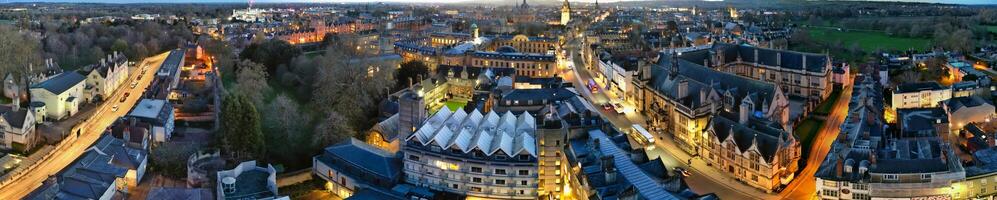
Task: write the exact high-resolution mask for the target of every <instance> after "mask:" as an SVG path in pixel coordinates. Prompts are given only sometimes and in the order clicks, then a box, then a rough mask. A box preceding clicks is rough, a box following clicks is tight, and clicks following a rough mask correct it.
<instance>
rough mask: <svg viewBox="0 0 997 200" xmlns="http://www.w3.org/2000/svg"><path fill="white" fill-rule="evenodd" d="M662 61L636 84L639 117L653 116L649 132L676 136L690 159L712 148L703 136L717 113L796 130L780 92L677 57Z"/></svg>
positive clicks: (787, 102)
mask: <svg viewBox="0 0 997 200" xmlns="http://www.w3.org/2000/svg"><path fill="white" fill-rule="evenodd" d="M685 55H689V54H685ZM661 57H662V58H660V59H659V63H658V64H656V65H648V66H646V67H643V68H642V69H641V70H642V71H641V72H640V75H641V76H640V79H638V80H636V81H635V82H636V83H635V84H634V85H635V86H636V88H637V89H636V91H638V93H636V94H634V95H635V98H634V99H635V100H636V102H637V104H636V105H637V109H638V111H640V112H643V113H644V114H646V115H647V116H648V120H649V121H650V122H649V123H648V124H649V125H650V127H649V128H651V129H658V130H665V131H663V132H667V133H672V134H674V135H673V136H674V137H675V140H676V143H677V144H679V146H680V147H681V148H682V149H683V150H685V151H687V152H688V153H690V154H695V153H697V152H700V151H701V149H702V148H701V147H703V145H706V144H707V141H709V140H706V139H708V138H704V134H703V132H704V131H705V129H706V128H707V127H708V126H707V125H708V123H709V121H710V117H712V116H713V115H714V114H715V113H719V112H727V113H731V114H732V115H733V116H739V117H738V120H739V121H741V119H744V120H747V116H750V117H753V118H758V119H762V120H766V121H772V122H775V123H778V124H780V125H781V126H782V127H784V128H783V129H788V127H792V126H790V125H791V124H790V113H789V111H790V109H789V106H790V105H789V99H788V96H787V95H785V94H783V91H782V89H781V88H780V87H776V86H775V85H773V84H771V83H766V82H762V81H759V80H755V79H749V78H746V77H743V76H738V75H734V74H730V73H724V72H720V71H717V70H713V69H710V68H707V67H705V66H702V65H699V64H696V63H693V62H689V61H686V60H684V59H682V58H680V57H679V56H678V54H677V53H672V55H671V58H668V57H669V56H667V55H662V56H661ZM745 115H746V116H745ZM741 116H745V117H741ZM658 137H659V139H664V138H665V137H664V135H659V136H658Z"/></svg>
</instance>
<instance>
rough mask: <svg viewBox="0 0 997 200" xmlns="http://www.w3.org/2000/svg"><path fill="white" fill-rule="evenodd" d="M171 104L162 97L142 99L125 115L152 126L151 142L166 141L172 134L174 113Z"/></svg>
mask: <svg viewBox="0 0 997 200" xmlns="http://www.w3.org/2000/svg"><path fill="white" fill-rule="evenodd" d="M174 112H175V111H174V109H173V104H172V103H170V102H167V101H166V100H162V99H142V100H140V101H139V102H138V104H136V105H135V107H134V108H132V111H131V112H129V113H128V115H127V117H133V118H135V119H137V120H138V121H141V122H145V123H149V124H150V125H151V126H152V129H151V130H150V131H151V134H152V135H151V136H152V141H153V142H166V141H168V140H170V137H171V136H172V135H173V127H174V124H173V122H174V120H175V118H176V116H175V115H176V113H174Z"/></svg>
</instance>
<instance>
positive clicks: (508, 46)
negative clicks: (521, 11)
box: [395, 24, 559, 77]
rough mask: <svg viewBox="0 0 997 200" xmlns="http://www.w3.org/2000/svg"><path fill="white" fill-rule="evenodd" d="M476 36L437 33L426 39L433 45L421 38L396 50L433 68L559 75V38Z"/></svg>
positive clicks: (396, 44)
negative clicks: (422, 40)
mask: <svg viewBox="0 0 997 200" xmlns="http://www.w3.org/2000/svg"><path fill="white" fill-rule="evenodd" d="M475 25H476V24H475ZM475 30H477V29H475ZM473 36H474V35H472V34H468V33H433V34H431V35H430V41H426V42H422V43H429V45H421V44H420V43H419V42H418V41H410V42H396V43H395V52H396V53H398V54H399V55H400V56H401V57H402V58H403V59H404V60H405V61H411V60H419V61H422V62H424V63H426V64H427V65H428V66H429V67H430V69H431V70H432V71H438V70H437V68H439V67H438V66H440V65H447V66H458V67H477V68H504V69H514V70H516V74H517V75H519V76H530V77H553V76H556V75H557V68H558V59H557V57H556V53H557V51H558V49H559V46H558V45H557V43H558V39H556V38H545V37H529V36H526V35H511V36H510V35H496V36H481V37H473ZM472 37H473V38H472Z"/></svg>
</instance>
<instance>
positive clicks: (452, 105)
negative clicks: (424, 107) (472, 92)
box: [446, 101, 467, 111]
mask: <svg viewBox="0 0 997 200" xmlns="http://www.w3.org/2000/svg"><path fill="white" fill-rule="evenodd" d="M446 105H447V108H448V109H450V110H451V111H454V110H457V109H460V108H463V107H464V106H465V105H467V103H461V102H456V101H447V103H446Z"/></svg>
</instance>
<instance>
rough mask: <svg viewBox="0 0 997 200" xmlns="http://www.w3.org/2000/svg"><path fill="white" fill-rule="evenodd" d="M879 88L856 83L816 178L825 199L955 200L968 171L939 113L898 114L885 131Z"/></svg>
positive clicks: (936, 110)
mask: <svg viewBox="0 0 997 200" xmlns="http://www.w3.org/2000/svg"><path fill="white" fill-rule="evenodd" d="M882 91H883V90H882V88H881V86H880V84H878V83H876V82H875V81H874V80H872V78H870V77H857V78H856V82H855V89H854V91H853V92H852V97H851V100H850V102H849V110H848V116H847V117H846V118H845V121H844V124H842V129H841V133H839V134H838V139H836V140H835V141H834V143H833V144H832V146H831V151H830V152H829V153H828V155H827V157H826V158H825V159H824V161H823V162H822V163H821V166H820V168H818V170H817V172H816V173H815V175H814V176H815V177H816V180H815V181H816V186H817V187H816V190H817V195H818V198H821V199H951V198H960V197H965V196H963V195H965V194H961V193H960V192H959V191H961V190H955V189H956V188H953V187H955V185H953V184H952V183H954V182H958V181H961V180H963V179H964V178H966V171H965V169H964V168H963V165H962V164H961V162H960V159H959V157H958V156H956V153H955V149H953V148H951V146H950V145H949V142H948V141H947V140H948V139H950V138H948V137H949V136H948V118H947V117H946V116H945V113H944V111H942V110H941V108H913V109H900V110H898V111H897V113H898V119H897V120H898V121H897V124H898V127H899V130H898V132H899V134H892V133H889V132H888V131H887V130H886V126H885V125H886V122H885V120H884V119H883V112H884V107H883V97H882Z"/></svg>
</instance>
